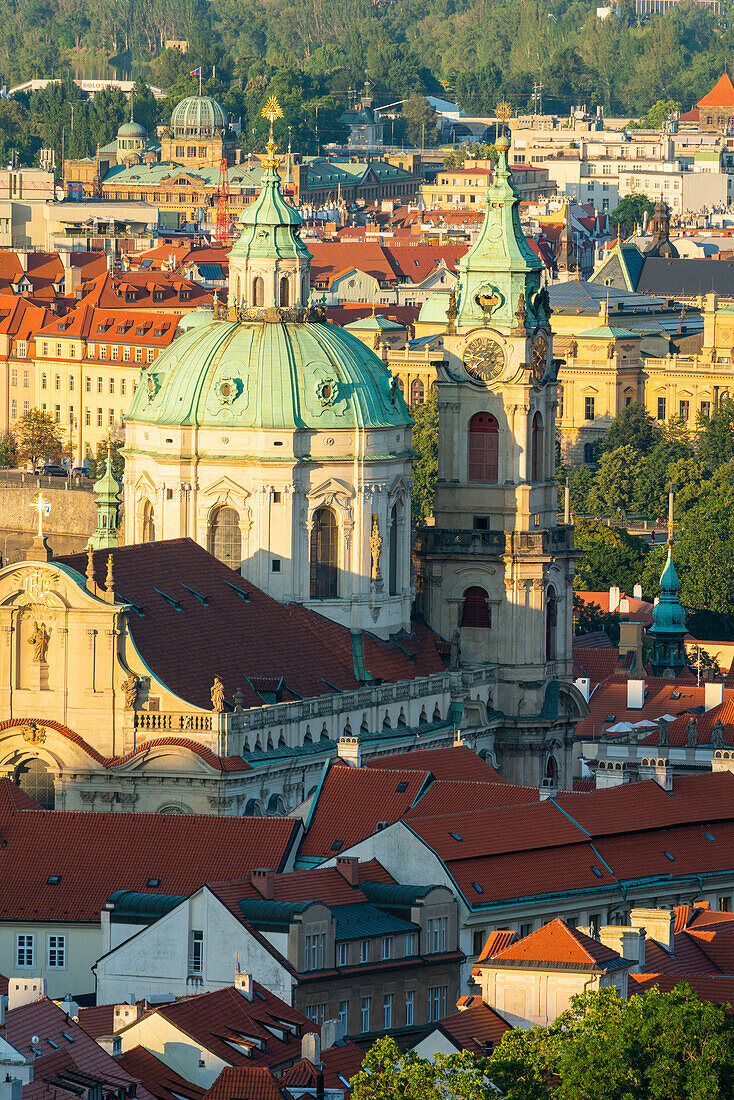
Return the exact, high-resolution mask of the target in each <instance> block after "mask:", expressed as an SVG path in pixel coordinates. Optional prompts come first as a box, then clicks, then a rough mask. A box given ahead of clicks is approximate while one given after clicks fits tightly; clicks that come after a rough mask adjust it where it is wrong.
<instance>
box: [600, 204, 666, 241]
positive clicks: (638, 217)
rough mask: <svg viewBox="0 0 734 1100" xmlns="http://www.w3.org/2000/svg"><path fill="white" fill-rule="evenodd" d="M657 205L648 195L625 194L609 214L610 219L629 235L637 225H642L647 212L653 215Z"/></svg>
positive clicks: (622, 231)
mask: <svg viewBox="0 0 734 1100" xmlns="http://www.w3.org/2000/svg"><path fill="white" fill-rule="evenodd" d="M654 209H655V207H654V206H653V204H652V203H651V202H650V200H649V199H648V197H647V195H642V194H636V195H625V197H624V198H623V199H621V200H620V202H619V204H618V205H617V206H616V207H615V208H614V210H613V211H612V213H611V214H610V216H609V220H610V221H611V222H612V223H613V224H614V225H615V226H616V227H617V229H618V230H619V231H620V232H621V233H626V234H627V236H629V235H630V234H631V233H632V232H633V231H634V228H635V226H636V225H642V222H643V220H644V217H645V214H648V215H652V212H653V210H654Z"/></svg>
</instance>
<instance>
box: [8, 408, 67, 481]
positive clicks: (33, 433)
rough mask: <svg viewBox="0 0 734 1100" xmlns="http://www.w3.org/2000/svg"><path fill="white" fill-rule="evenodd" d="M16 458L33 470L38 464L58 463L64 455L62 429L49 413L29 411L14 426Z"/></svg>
mask: <svg viewBox="0 0 734 1100" xmlns="http://www.w3.org/2000/svg"><path fill="white" fill-rule="evenodd" d="M14 435H15V441H16V446H17V454H18V458H19V460H20V461H21V462H27V463H29V464H30V465H31V466H33V467H34V468H35V466H36V465H37V464H38V462H40V461H43V460H46V461H48V462H60V461H61V459H62V458H63V455H64V443H63V429H62V427H61V425H60V424H57V423H56V421H55V420H54V418H53V416H51V414H50V413H47V412H42V410H41V409H29V410H28V412H27V413H23V416H21V418H20V420H19V421H18V422H17V424H16V425H15V431H14Z"/></svg>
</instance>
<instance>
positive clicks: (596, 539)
mask: <svg viewBox="0 0 734 1100" xmlns="http://www.w3.org/2000/svg"><path fill="white" fill-rule="evenodd" d="M574 545H575V546H576V549H577V550H581V551H582V552H583V557H582V558H580V559H579V561H578V562H577V563H576V575H575V577H574V582H573V585H574V588H577V589H580V590H581V591H584V592H606V591H607V589H609V588H611V586H612V585H615V584H616V585H618V586H619V588H620V589H621V590H622V591H623V592H627V593H628V594H631V593H632V590H633V588H634V586H635V585H636V584H639V583H641V581H642V571H643V567H644V564H645V558H646V557H647V553H648V546H647V543H646V542H644V540H643V539H640V538H637V536H636V535H630V534H629V533H628V532H627V531H625V530H624V528H622V527H608V526H607V525H606V524H605V523H600V522H599V520H594V519H580V520H578V521H577V523H576V530H575V533H574Z"/></svg>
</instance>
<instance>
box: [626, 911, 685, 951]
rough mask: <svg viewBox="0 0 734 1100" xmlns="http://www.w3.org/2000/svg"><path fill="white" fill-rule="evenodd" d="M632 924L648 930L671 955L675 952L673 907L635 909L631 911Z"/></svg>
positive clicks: (653, 938)
mask: <svg viewBox="0 0 734 1100" xmlns="http://www.w3.org/2000/svg"><path fill="white" fill-rule="evenodd" d="M630 926H631V927H632V928H639V929H640V930H641V931H643V932H646V933H647V935H648V937H649V938H650V939H651V940H655V942H656V943H659V944H660V946H661V947H662V949H663V950H664V951H667V953H668V954H669V955H672V954H673V930H674V928H675V913H674V912H673V910H672V909H633V910H632V912H631V913H630Z"/></svg>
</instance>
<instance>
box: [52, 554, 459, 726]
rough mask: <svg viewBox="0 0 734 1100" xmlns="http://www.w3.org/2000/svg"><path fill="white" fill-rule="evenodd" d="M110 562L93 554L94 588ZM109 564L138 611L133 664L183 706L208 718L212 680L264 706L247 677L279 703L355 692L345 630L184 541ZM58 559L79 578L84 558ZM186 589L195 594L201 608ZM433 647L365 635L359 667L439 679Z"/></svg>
mask: <svg viewBox="0 0 734 1100" xmlns="http://www.w3.org/2000/svg"><path fill="white" fill-rule="evenodd" d="M109 553H110V551H108V550H97V551H95V552H94V573H95V578H96V580H97V582H98V583H99V584H100V585H102V584H103V581H104V578H105V575H106V571H107V557H108V554H109ZM112 557H113V567H114V575H115V592H116V594H117V598H118V600H120V601H125V602H128V603H132V604H134V605H135V606H136V607H137V608H139V609H143V610H144V615H142V616H141V615H140V613H139V611H136V610H133V611H131V613H130V615H129V625H130V630H131V632H132V635H133V638H134V641H135V644H136V646H137V649H138V651H139V653H140V655H141V657H142V658H143V660H144V661H145V662H146V663H147V664H148V666H149V667H150V668H151V669H152V671H153V672H154V673H155V675H156V676H158V677H159V678H160V679H161V680H162V681H163V683H164V684H166V685H167V686H168V687H169V688H170V689H171V690H172V691H173V692H174V693H175V694H177V695H179V696H180V697H181V698H183V699H186V700H187V701H188V702H190V703H193V704H194V705H196V706H199V707H203V708H205V709H206V710H209V709H210V707H211V698H210V690H211V685H212V683H213V680H214V677H215V676H220V677H221V679H222V682H223V684H224V691H225V695H226V698H227V700H228V702H230V703H231V701H232V700H233V698H234V695H235V692H236V691H237V689H238V688H239V690H240V691H241V692H242V694H243V697H244V705H245V706H246V707H259V706H261V705H262V702H263V700H262V697H261V696H260V695H259V694H258V693H257V692H256V691H255V690H254V689H253V688H252V686H251V684H250V681H249V680H248V676H250V677H251V676H253V675H255V676H275V677H278V679H279V678H280V677H281V676H282V677H284V679H285V685H286V689H290V692H288V691H287V690H286V693H285V695H284V701H288V700H290V699H293V698H295V697H299V696H300V697H306V698H311V697H313V696H316V695H326V694H333V692H334V688H335V687H336V688H338V689H340V690H350V689H354V688H357V687H359V686H360V684H359V681H357V680H356V678H355V675H354V659H353V654H352V641H351V635H350V633H349V630H348V629H347V628H345V627H343V626H340V625H339V624H337V623H334V622H332V621H331V620H330V619H326V618H324V617H323V616H321V615H319V614H318V613H317V612H315V611H311V610H309V609H308V608H305V607H301V606H300V605H298V604H281V603H278V601H277V600H274V599H272V598H271V597H270V596H268V595H267V594H266V593H265V592H262V591H261V590H260V589H259V588H256V587H255V586H254V585H252V584H250V583H248V582H247V581H246V580H244V578H242V577H241V576H240V575H239V574H238V573H235V572H233V570H231V569H229V568H228V567H227V566H226V565H223V564H222V563H221V562H220V561H218V560H217V559H216V558H215V557H213V556H212V555H211V554H208V553H207V551H206V550H204V549H203V548H202V547H200V546H198V545H197V544H196V543H195V542H193V541H192V540H191V539H173V540H171V541H168V542H155V543H145V544H142V545H139V546H121V547H119V548H117V549H115V550H113V551H112ZM57 560H58V561H59V562H60V563H62V564H65V565H69V566H71V567H72V568H74V569H76V570H77V572H78V573H79V574H80V576H81V577H83V575H84V573H85V569H86V554H75V555H72V556H70V557H60V558H58V559H57ZM186 585H188V586H189V587H188V588H187V587H186ZM190 589H194V590H195V592H198V593H200V594H201V595H203V596H204V597H205V598H206V601H207V602H206V604H204V603H202V602H201V600H199V599H197V597H196V595H194V594H193V593H192V592H191V591H190ZM161 592H165V593H166V595H167V596H168V597H170V599H171V600H175V603H176V605H177V606H174V604H173V603H171V602H170V600H169V599H166V598H165V596H163V595H161ZM240 592H241V593H244V594H245V595H246V596H247V599H243V597H242V596H241V595H238V593H240ZM161 638H165V639H166V645H165V646H162V645H161V644H160V639H161ZM436 640H437V638H436V635H435V634H433V633H432V631H430V630H429V629H428V628H427V627H426V626H424V625H423V624H422V623H419V622H416V623H415V624H414V626H413V633H412V635H410V637H408V636H406V635H403V634H401V635H397V636H396V638H395V640H391V641H387V642H385V641H381V640H380V639H378V638H376V637H375V636H373V635H371V634H365V635H364V661H365V665H366V667H367V669H368V671H369V672H370V673H371V675H372V676H374V677H375V678H379V679H381V680H387V681H390V682H394V681H396V680H412V679H415V678H417V677H420V676H428V675H430V674H431V673H434V672H443V671H444V670H445V665H444V662H443V660H442V658H441V656H440V655H439V652H438V649H437V647H436ZM398 642H399V643H400V644H397V643H398ZM406 649H407V650H409V652H410V656H409V655H408V652H406ZM332 685H333V686H332ZM293 693H295V694H293Z"/></svg>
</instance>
